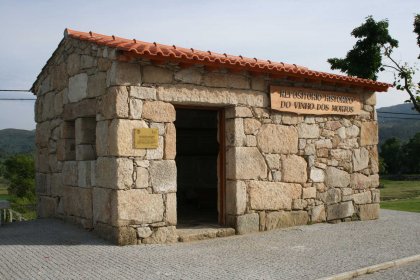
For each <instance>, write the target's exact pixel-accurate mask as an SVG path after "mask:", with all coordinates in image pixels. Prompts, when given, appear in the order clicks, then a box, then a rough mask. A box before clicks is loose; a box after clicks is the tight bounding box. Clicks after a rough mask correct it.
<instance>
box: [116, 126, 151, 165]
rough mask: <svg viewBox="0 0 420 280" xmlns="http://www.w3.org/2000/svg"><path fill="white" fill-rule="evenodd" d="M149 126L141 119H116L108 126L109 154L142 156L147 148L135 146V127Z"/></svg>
mask: <svg viewBox="0 0 420 280" xmlns="http://www.w3.org/2000/svg"><path fill="white" fill-rule="evenodd" d="M142 127H147V124H146V122H144V121H141V120H125V119H114V120H112V122H111V124H110V126H109V127H108V147H109V155H112V156H135V157H141V156H144V155H145V154H146V150H145V149H135V148H134V129H135V128H142Z"/></svg>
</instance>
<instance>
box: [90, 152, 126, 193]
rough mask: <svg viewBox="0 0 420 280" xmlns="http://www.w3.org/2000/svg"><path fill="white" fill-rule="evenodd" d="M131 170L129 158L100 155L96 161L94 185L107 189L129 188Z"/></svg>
mask: <svg viewBox="0 0 420 280" xmlns="http://www.w3.org/2000/svg"><path fill="white" fill-rule="evenodd" d="M133 170H134V167H133V161H132V160H131V159H128V158H108V157H100V158H98V159H97V161H96V185H97V186H98V187H103V188H109V189H128V188H131V186H132V185H133Z"/></svg>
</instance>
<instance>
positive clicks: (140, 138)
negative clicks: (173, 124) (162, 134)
mask: <svg viewBox="0 0 420 280" xmlns="http://www.w3.org/2000/svg"><path fill="white" fill-rule="evenodd" d="M158 146H159V131H158V129H157V128H135V129H134V148H135V149H156V148H158Z"/></svg>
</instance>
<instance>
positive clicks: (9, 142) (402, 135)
mask: <svg viewBox="0 0 420 280" xmlns="http://www.w3.org/2000/svg"><path fill="white" fill-rule="evenodd" d="M411 108H412V105H411V104H408V103H407V104H399V105H395V106H390V107H382V108H379V109H377V111H378V122H379V145H381V144H382V143H384V142H385V141H386V139H389V138H391V137H396V138H399V139H400V140H401V141H402V142H407V141H408V139H410V138H411V137H413V135H414V134H416V133H417V132H420V114H418V116H417V115H399V114H386V113H381V112H392V113H404V114H415V113H416V111H413V110H411ZM398 118H409V119H398ZM414 118H418V119H419V120H414ZM34 150H35V130H23V129H12V128H10V129H3V130H0V157H2V156H7V155H11V154H16V153H30V152H33V151H34Z"/></svg>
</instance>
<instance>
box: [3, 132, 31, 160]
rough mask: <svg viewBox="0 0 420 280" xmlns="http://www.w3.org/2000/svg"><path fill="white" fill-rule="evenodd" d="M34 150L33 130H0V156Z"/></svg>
mask: <svg viewBox="0 0 420 280" xmlns="http://www.w3.org/2000/svg"><path fill="white" fill-rule="evenodd" d="M34 150H35V130H23V129H13V128H8V129H2V130H0V157H1V156H7V155H12V154H17V153H31V152H33V151H34Z"/></svg>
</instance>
